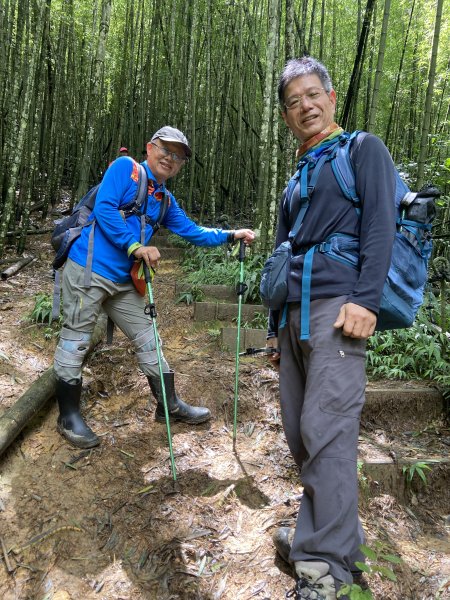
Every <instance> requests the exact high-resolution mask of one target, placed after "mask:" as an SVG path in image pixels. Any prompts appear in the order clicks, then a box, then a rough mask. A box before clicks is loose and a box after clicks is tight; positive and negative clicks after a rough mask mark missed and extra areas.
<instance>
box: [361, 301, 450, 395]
mask: <svg viewBox="0 0 450 600" xmlns="http://www.w3.org/2000/svg"><path fill="white" fill-rule="evenodd" d="M446 311H447V314H448V313H449V312H450V308H449V307H446ZM440 314H441V307H440V306H439V304H438V302H437V301H436V299H434V298H433V297H430V298H428V300H427V302H426V303H425V304H424V305H423V306H422V308H421V309H420V311H419V313H418V316H417V319H416V321H415V323H414V325H413V326H412V327H409V328H408V329H396V330H392V331H383V332H378V333H376V334H375V335H374V336H372V337H371V338H370V339H369V340H368V345H367V370H368V372H369V374H370V375H371V376H372V377H375V378H387V379H429V380H433V381H436V382H437V383H440V384H442V386H443V387H447V388H448V387H449V386H450V352H449V342H450V334H449V333H448V332H446V331H444V330H443V329H442V328H441V327H440V325H439V318H440ZM447 321H448V316H447Z"/></svg>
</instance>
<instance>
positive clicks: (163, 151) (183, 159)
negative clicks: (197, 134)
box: [150, 142, 188, 163]
mask: <svg viewBox="0 0 450 600" xmlns="http://www.w3.org/2000/svg"><path fill="white" fill-rule="evenodd" d="M150 144H151V145H152V146H156V147H157V148H158V150H159V151H160V152H161V154H162V155H163V156H166V157H168V156H170V157H171V158H172V159H173V161H174V162H176V163H182V162H187V161H188V157H187V156H180V155H179V154H177V153H176V152H171V151H170V150H168V149H167V148H165V147H164V146H160V145H159V144H155V142H150Z"/></svg>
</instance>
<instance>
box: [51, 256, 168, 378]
mask: <svg viewBox="0 0 450 600" xmlns="http://www.w3.org/2000/svg"><path fill="white" fill-rule="evenodd" d="M83 284H84V267H81V266H80V265H78V264H77V263H75V262H73V261H72V260H70V259H68V260H67V262H66V265H65V267H64V271H63V278H62V292H63V315H64V322H63V327H62V329H61V333H60V338H59V343H58V346H57V348H56V352H55V359H54V370H55V374H56V375H57V376H58V377H59V378H60V379H62V380H64V381H65V382H67V383H70V384H76V383H78V382H79V381H80V379H81V368H82V365H83V360H84V357H85V356H86V353H87V350H88V346H89V342H90V339H91V337H92V332H93V331H94V327H95V324H96V322H97V318H98V316H99V314H100V311H101V310H102V309H103V310H104V311H105V313H106V314H107V315H108V317H110V319H111V320H112V321H114V323H115V324H116V325H117V327H119V328H120V329H121V330H122V331H123V333H124V334H125V335H126V336H127V338H128V339H129V340H131V342H132V343H133V345H134V348H135V350H136V356H137V360H138V364H139V368H140V369H141V371H142V372H143V373H144V374H145V375H150V376H158V375H159V368H158V356H157V353H156V345H155V336H154V332H153V325H152V322H151V319H150V317H149V316H148V315H146V314H145V313H144V307H145V298H143V297H142V296H140V295H139V294H138V293H137V291H136V289H135V287H134V285H133V284H132V283H131V282H130V283H114V282H112V281H110V280H109V279H105V277H101V276H100V275H97V274H96V273H92V280H91V286H90V287H89V288H85V287H84V285H83ZM161 357H162V361H163V371H164V372H168V371H169V370H170V369H169V365H168V364H167V362H166V360H165V358H164V356H163V355H162V353H161Z"/></svg>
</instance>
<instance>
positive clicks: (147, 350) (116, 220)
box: [54, 126, 255, 448]
mask: <svg viewBox="0 0 450 600" xmlns="http://www.w3.org/2000/svg"><path fill="white" fill-rule="evenodd" d="M190 156H191V149H190V148H189V144H188V141H187V139H186V137H185V136H184V134H183V133H182V132H181V131H179V130H178V129H175V128H173V127H169V126H165V127H162V128H161V129H159V130H158V131H157V132H156V133H155V134H154V135H153V137H152V138H151V141H150V142H149V143H148V144H147V160H146V162H145V163H143V165H144V167H145V170H146V173H147V177H148V202H147V205H146V209H145V210H146V217H148V218H147V223H146V225H145V235H144V238H145V240H144V241H145V243H141V235H142V232H141V227H142V224H141V218H140V215H131V216H128V217H127V218H125V217H124V214H123V212H121V207H122V206H124V205H126V204H128V203H129V202H131V201H132V200H133V198H134V197H135V194H136V189H137V186H138V180H139V167H138V165H137V163H135V161H134V160H133V159H131V158H130V157H125V156H124V157H119V158H118V159H116V160H115V161H114V162H113V163H112V164H111V165H110V167H109V168H108V170H107V172H106V173H105V176H104V178H103V181H102V184H101V186H100V189H99V191H98V194H97V198H96V202H95V207H94V211H93V218H95V228H94V235H93V238H94V239H93V243H94V245H93V249H92V243H91V248H90V233H91V229H92V227H94V225H91V226H87V227H85V228H84V229H83V231H82V233H81V235H80V237H79V238H78V239H77V240H76V241H75V242H74V243H73V245H72V247H71V249H70V252H69V257H68V259H67V262H66V265H65V267H64V271H63V282H62V289H63V316H64V322H63V327H62V329H61V334H60V340H59V343H58V346H57V348H56V352H55V359H54V370H55V374H56V376H57V382H56V398H57V401H58V405H59V417H58V431H59V432H60V433H61V434H62V435H63V436H64V437H65V438H66V439H67V440H68V441H69V442H70V443H71V444H73V445H74V446H77V447H79V448H91V447H93V446H96V445H98V444H99V439H98V437H97V435H96V434H95V433H94V432H93V431H92V430H91V429H90V427H89V426H88V425H87V424H86V423H85V421H84V419H83V417H82V415H81V413H80V397H81V388H82V378H81V370H82V364H83V360H84V357H85V356H86V353H87V349H88V347H89V342H90V339H91V336H92V332H93V329H94V326H95V323H96V321H97V318H98V315H99V313H100V311H101V310H102V309H103V310H104V311H105V312H106V314H107V315H108V317H109V318H110V319H111V320H112V321H113V322H114V323H115V324H116V325H117V326H118V327H119V328H120V329H121V330H122V331H123V333H124V334H125V335H126V336H127V337H128V338H129V339H130V340H131V342H132V343H133V345H134V348H135V350H136V356H137V360H138V364H139V367H140V369H141V370H142V372H143V373H144V374H145V375H146V376H147V379H148V382H149V385H150V388H151V390H152V392H153V395H154V396H155V398H156V400H157V408H156V413H155V419H156V420H157V421H160V422H163V421H164V405H163V400H162V390H161V382H160V378H159V368H158V359H157V353H156V344H155V339H154V333H153V328H152V326H151V321H150V317H149V316H148V315H146V314H145V313H144V306H145V301H144V298H143V297H142V296H141V295H140V294H139V293H138V291H137V290H136V288H135V287H134V284H133V282H132V278H131V275H130V271H131V268H132V267H133V264H134V263H135V261H141V260H142V261H145V263H146V264H147V266H148V267H149V268H156V267H157V265H158V262H159V260H160V258H161V256H160V253H159V250H158V249H157V248H156V247H155V246H152V245H150V243H151V237H152V234H153V228H152V226H151V223H152V222H153V223H154V222H156V221H157V219H158V216H159V213H160V207H161V201H162V200H163V198H164V195H165V194H167V195H168V196H169V206H168V210H167V213H166V215H165V217H164V220H163V222H162V225H164V226H165V227H167V228H168V229H170V230H171V231H172V232H173V233H176V234H178V235H180V236H181V237H183V238H185V239H187V240H188V241H190V242H192V243H193V244H195V245H198V246H217V245H219V244H224V243H227V242H232V241H234V240H238V239H239V240H240V239H242V240H244V242H245V243H246V244H251V243H252V242H253V240H254V238H255V234H254V233H253V231H251V230H250V229H239V230H236V231H223V230H221V229H211V228H206V227H201V226H199V225H197V224H196V223H194V221H192V220H191V219H189V218H188V217H187V215H186V214H185V212H184V211H183V210H182V209H181V208H180V207H179V205H178V203H177V201H176V199H175V198H174V196H173V195H172V194H171V193H170V192H169V191H168V190H167V189H166V187H165V183H166V181H167V180H168V179H169V178H170V177H174V176H175V175H177V173H178V172H179V171H180V169H181V167H182V166H183V165H184V164H185V162H186V161H187V160H188V159H189V158H190ZM88 257H89V262H91V263H92V264H91V268H92V273H91V274H90V284H89V286H88V287H86V277H85V275H86V273H85V271H86V270H87V268H86V266H87V264H88ZM162 361H163V373H164V383H165V389H166V397H167V403H168V409H169V415H170V418H171V420H176V421H181V422H184V423H191V424H193V423H203V422H204V421H207V420H208V419H210V417H211V414H210V411H209V410H208V409H207V408H204V407H193V406H190V405H189V404H187V403H186V402H184V401H183V400H181V399H180V398H179V397H178V395H177V393H176V391H175V385H174V372H173V371H171V369H170V368H169V365H168V364H167V361H166V360H165V358H164V356H162Z"/></svg>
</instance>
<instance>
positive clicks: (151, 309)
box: [143, 261, 177, 482]
mask: <svg viewBox="0 0 450 600" xmlns="http://www.w3.org/2000/svg"><path fill="white" fill-rule="evenodd" d="M143 266H144V275H145V284H146V286H147V294H148V304H147V305H146V307H145V308H144V312H145V314H146V315H150V318H151V320H152V325H153V333H154V336H155V345H156V354H157V356H158V367H159V378H160V380H161V391H162V397H163V404H164V416H165V418H166V427H167V438H168V440H169V454H170V465H171V470H172V477H173V480H174V482H175V481H176V480H177V472H176V469H175V459H174V456H173V450H172V436H171V434H170V419H169V409H168V408H167V398H166V386H165V384H164V373H163V369H162V359H161V349H160V346H159V336H158V327H157V325H156V307H155V303H154V301H153V290H152V278H151V275H150V269H149V268H148V267H147V264H146V262H145V261H143Z"/></svg>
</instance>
